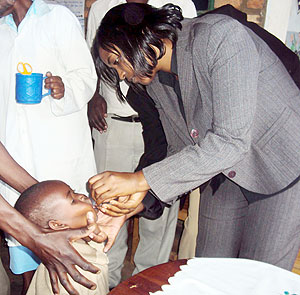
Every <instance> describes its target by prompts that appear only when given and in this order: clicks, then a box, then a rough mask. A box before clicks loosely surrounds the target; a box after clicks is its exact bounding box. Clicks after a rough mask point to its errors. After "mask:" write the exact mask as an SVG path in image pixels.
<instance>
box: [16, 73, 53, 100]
mask: <svg viewBox="0 0 300 295" xmlns="http://www.w3.org/2000/svg"><path fill="white" fill-rule="evenodd" d="M46 78H47V77H46V76H44V77H43V74H39V73H32V74H30V75H23V74H20V73H17V74H16V101H17V102H18V103H24V104H37V103H40V102H41V101H42V98H43V97H45V96H47V95H50V94H51V90H49V91H48V92H47V93H45V94H43V81H44V79H46Z"/></svg>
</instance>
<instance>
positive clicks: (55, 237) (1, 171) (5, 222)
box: [0, 142, 105, 295]
mask: <svg viewBox="0 0 300 295" xmlns="http://www.w3.org/2000/svg"><path fill="white" fill-rule="evenodd" d="M0 179H1V181H3V182H5V183H7V184H8V185H10V186H11V187H13V188H14V189H15V190H17V191H18V192H20V193H22V192H23V191H24V190H26V189H27V188H28V187H30V186H31V185H33V184H35V183H36V182H37V181H36V179H34V178H33V177H31V176H30V175H29V174H28V173H27V172H26V171H25V170H24V169H23V168H22V167H21V166H20V165H19V164H18V163H16V162H15V161H14V160H13V159H12V158H11V156H10V155H9V153H8V152H7V150H6V149H5V147H4V146H3V145H2V143H1V142H0ZM92 223H93V224H94V225H93V226H92ZM89 226H90V228H89V229H87V228H81V229H76V230H67V231H60V232H55V233H50V232H49V231H46V230H44V229H43V228H41V227H40V226H37V225H35V224H34V223H32V222H30V221H29V220H28V219H26V218H25V217H24V216H23V215H21V214H20V213H19V212H18V211H17V210H15V209H14V208H13V207H11V206H10V205H9V204H8V203H7V202H6V201H5V199H4V198H3V197H2V196H1V195H0V228H1V229H2V230H3V231H5V232H6V233H9V234H10V235H12V236H13V237H14V238H15V239H17V240H18V241H19V242H20V243H21V244H22V245H24V246H26V247H28V248H29V249H31V250H32V251H33V252H34V253H35V254H36V255H37V256H38V257H39V258H40V260H41V261H42V262H43V263H44V265H45V266H46V268H47V270H48V271H49V275H50V277H51V278H53V280H52V281H51V284H52V290H53V293H54V294H58V293H59V287H58V279H59V280H60V281H61V283H62V284H63V286H64V287H65V289H66V290H68V291H69V293H70V294H79V293H78V292H77V291H76V290H75V289H74V287H73V286H72V285H71V284H70V282H69V281H68V279H67V274H69V275H70V276H71V277H72V278H74V279H75V280H76V281H77V282H78V283H79V284H82V285H83V286H85V287H87V288H95V284H94V283H92V282H91V281H88V280H87V279H86V278H85V277H84V276H83V275H81V274H80V272H79V271H78V270H77V269H76V268H75V267H74V266H75V265H77V266H78V267H79V268H82V269H84V270H87V271H90V272H93V273H96V272H98V271H99V269H98V268H97V267H95V266H93V265H92V264H91V263H89V262H87V261H86V260H85V259H83V258H82V257H81V256H80V255H79V254H78V252H76V251H75V249H74V248H73V247H72V246H71V244H70V242H71V241H74V240H76V239H80V238H84V237H88V236H90V235H92V234H93V232H94V231H95V229H96V228H95V220H93V219H91V218H90V219H89ZM103 240H105V238H104V239H103ZM0 284H1V289H0V294H1V295H10V282H9V278H8V276H7V274H6V272H5V269H4V268H3V266H2V263H1V260H0Z"/></svg>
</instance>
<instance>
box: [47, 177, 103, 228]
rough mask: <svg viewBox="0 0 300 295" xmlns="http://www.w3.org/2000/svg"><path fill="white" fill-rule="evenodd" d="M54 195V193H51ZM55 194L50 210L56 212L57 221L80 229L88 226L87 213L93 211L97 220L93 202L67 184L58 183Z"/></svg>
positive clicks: (54, 188)
mask: <svg viewBox="0 0 300 295" xmlns="http://www.w3.org/2000/svg"><path fill="white" fill-rule="evenodd" d="M50 193H52V192H50ZM53 193H54V194H55V196H54V198H53V201H52V202H51V203H52V204H49V210H52V212H55V214H54V215H55V219H56V220H55V221H56V222H57V223H58V226H59V224H61V225H66V226H67V227H68V228H80V227H84V226H86V225H87V213H88V212H89V211H91V212H92V213H93V214H94V217H95V221H96V220H97V215H96V212H95V210H94V208H93V206H92V202H91V200H90V199H89V198H88V197H87V196H85V195H83V194H77V193H75V192H74V191H73V190H72V189H71V188H70V187H69V186H68V185H67V184H65V183H63V182H56V183H55V185H53Z"/></svg>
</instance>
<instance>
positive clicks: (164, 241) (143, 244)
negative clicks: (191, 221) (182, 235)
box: [133, 201, 179, 274]
mask: <svg viewBox="0 0 300 295" xmlns="http://www.w3.org/2000/svg"><path fill="white" fill-rule="evenodd" d="M178 209H179V201H177V202H176V203H175V204H173V205H172V206H171V207H170V208H165V209H164V213H163V215H162V216H161V217H160V218H158V219H156V220H149V219H146V218H143V217H141V218H140V220H139V236H140V241H139V244H138V247H137V249H136V252H135V255H134V263H135V266H136V267H135V269H134V272H133V274H136V273H138V272H140V271H142V270H144V269H146V268H148V267H151V266H154V265H157V264H160V263H165V262H168V261H169V258H170V253H171V251H172V246H173V242H174V237H175V231H176V225H177V219H178Z"/></svg>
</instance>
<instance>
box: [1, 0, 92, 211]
mask: <svg viewBox="0 0 300 295" xmlns="http://www.w3.org/2000/svg"><path fill="white" fill-rule="evenodd" d="M0 40H1V41H0V42H1V46H0V69H1V70H0V140H1V141H2V142H3V144H4V145H5V146H6V148H7V149H8V151H9V152H10V154H11V155H12V157H13V158H14V159H15V160H16V161H17V162H18V163H19V164H20V165H21V166H23V167H24V168H25V169H26V170H27V171H28V172H29V173H30V174H31V175H32V176H34V177H35V178H37V179H38V180H39V181H42V180H46V179H60V180H63V181H65V182H66V183H67V184H69V185H70V186H71V187H72V188H73V189H75V190H76V191H80V192H86V182H87V180H88V178H89V177H91V176H92V175H94V174H95V173H96V168H95V161H94V155H93V150H92V142H91V135H90V128H89V125H88V119H87V102H88V101H89V100H90V98H91V97H92V96H93V94H94V91H95V87H96V80H97V77H96V72H95V69H94V63H93V60H92V58H91V55H90V52H89V49H88V46H87V45H86V42H85V40H84V37H83V34H82V30H81V26H80V24H79V22H78V21H77V19H76V17H75V16H74V15H73V14H72V13H71V11H69V10H68V9H67V8H65V7H63V6H60V5H53V4H46V3H45V2H43V1H42V0H35V1H34V2H33V4H32V5H31V7H30V9H29V10H28V12H27V15H26V16H25V18H24V19H23V21H22V22H21V24H20V25H19V27H18V28H17V27H16V25H15V23H14V21H13V18H12V15H9V16H7V17H3V18H1V19H0ZM18 62H26V63H29V64H30V65H31V66H32V68H33V72H36V73H43V74H44V75H45V74H46V72H47V71H50V72H51V73H52V74H53V75H54V76H60V77H61V78H62V81H63V83H64V85H65V96H64V97H63V98H62V99H60V100H56V99H53V98H52V97H51V96H46V97H45V98H43V100H42V102H41V103H40V104H37V105H22V104H17V103H16V101H15V74H16V72H17V64H18ZM45 92H46V90H45ZM1 191H2V193H3V196H5V198H6V199H7V200H8V202H9V203H10V204H12V205H14V203H15V201H16V199H17V197H18V194H17V193H16V192H15V191H13V190H12V189H10V188H9V187H8V186H7V187H6V188H4V187H3V185H1Z"/></svg>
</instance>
